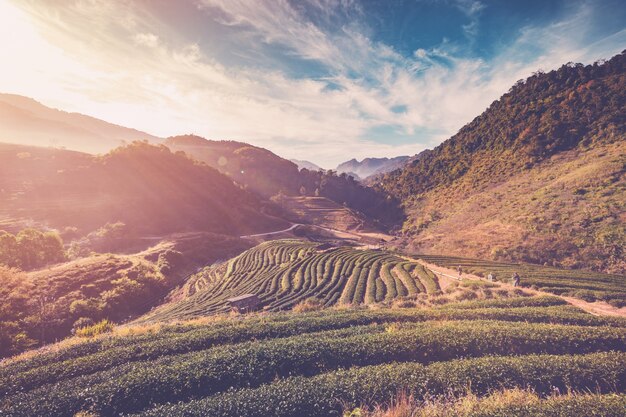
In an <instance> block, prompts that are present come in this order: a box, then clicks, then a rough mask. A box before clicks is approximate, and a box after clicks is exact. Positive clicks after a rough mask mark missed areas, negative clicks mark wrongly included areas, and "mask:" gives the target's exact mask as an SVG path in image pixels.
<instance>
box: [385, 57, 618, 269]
mask: <svg viewBox="0 0 626 417" xmlns="http://www.w3.org/2000/svg"><path fill="white" fill-rule="evenodd" d="M625 64H626V55H625V53H624V52H623V53H622V54H620V55H617V56H615V57H614V58H612V59H611V60H609V61H607V62H603V63H595V64H593V65H588V66H584V65H582V64H567V65H564V66H563V67H561V68H560V69H558V70H555V71H551V72H549V73H536V74H534V75H533V76H531V77H530V78H528V79H526V80H525V81H519V82H518V83H516V84H515V86H513V87H512V88H511V90H510V91H509V92H508V93H507V94H505V95H503V96H502V97H501V98H500V99H499V100H496V101H495V102H493V103H492V104H491V105H490V106H489V108H488V109H487V110H486V111H485V112H484V113H483V114H481V115H480V116H478V117H476V118H475V119H474V120H473V121H472V122H471V123H469V124H467V125H466V126H464V127H463V128H462V129H461V130H460V131H459V132H458V133H457V134H456V135H454V136H453V137H451V138H450V139H448V140H447V141H445V142H444V143H442V144H441V145H439V146H438V147H437V148H435V149H434V150H433V151H432V152H430V153H428V154H427V155H426V156H425V157H423V158H420V159H418V160H417V161H414V162H411V163H409V164H408V165H407V166H406V167H404V168H403V169H402V170H399V171H394V172H391V173H389V174H386V175H385V176H384V177H383V179H382V181H381V183H380V184H379V185H378V186H379V187H380V188H381V189H383V190H384V191H386V192H389V193H391V194H392V195H395V196H396V197H397V198H399V199H400V200H402V202H403V204H404V206H405V208H406V210H407V212H408V216H409V220H408V221H407V222H405V224H404V228H403V230H404V233H405V235H406V236H407V240H408V241H409V242H410V243H411V245H412V246H413V248H414V249H416V250H419V251H422V252H427V253H437V252H439V253H446V254H455V255H462V256H471V257H483V258H484V257H487V258H492V259H500V260H510V261H525V262H534V263H542V264H543V263H547V264H552V265H562V266H567V267H584V268H592V269H596V270H604V271H612V272H623V271H625V270H626V262H625V261H624V259H625V258H624V247H626V226H625V222H624V220H625V219H626V178H625V177H626V116H625V115H626V108H625V106H626V89H625V88H624V86H626V74H625Z"/></svg>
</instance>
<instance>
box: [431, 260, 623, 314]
mask: <svg viewBox="0 0 626 417" xmlns="http://www.w3.org/2000/svg"><path fill="white" fill-rule="evenodd" d="M419 257H420V258H421V259H423V260H425V261H426V262H429V263H433V264H435V265H441V266H444V267H448V268H456V267H457V266H458V265H460V266H461V267H462V268H463V270H464V271H467V272H469V273H473V274H477V275H480V276H483V277H484V276H487V274H489V273H490V272H491V273H494V274H495V276H496V279H497V280H498V281H507V280H510V278H511V276H512V274H513V273H514V272H517V273H519V275H520V276H521V279H522V280H521V284H522V286H533V287H536V288H539V289H541V290H543V291H547V292H551V293H553V294H557V295H566V296H571V297H576V298H580V299H582V300H585V301H590V302H593V301H596V300H604V301H608V302H612V303H614V304H616V305H619V304H620V303H621V302H624V301H626V276H624V275H617V274H603V273H600V272H589V271H582V270H567V269H557V268H551V267H545V266H538V265H531V264H513V263H504V262H493V261H484V260H479V259H469V258H459V257H451V256H435V255H420V256H419ZM462 285H464V286H470V287H471V286H474V285H478V284H474V283H472V284H468V283H463V284H462ZM480 285H488V283H485V282H482V281H481V284H480Z"/></svg>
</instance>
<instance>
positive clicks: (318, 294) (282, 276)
mask: <svg viewBox="0 0 626 417" xmlns="http://www.w3.org/2000/svg"><path fill="white" fill-rule="evenodd" d="M439 290H440V287H439V283H438V280H437V277H436V276H435V274H433V273H432V272H431V271H430V270H428V269H427V268H424V267H423V266H422V265H420V264H418V263H415V262H408V261H406V260H405V259H403V258H400V257H398V256H395V255H392V254H389V253H387V252H383V251H377V250H359V249H354V248H352V247H330V248H325V246H324V245H320V244H318V243H313V242H307V241H300V240H275V241H270V242H265V243H262V244H260V245H258V246H256V247H254V248H252V249H249V250H247V251H245V252H243V253H242V254H241V255H239V256H237V257H236V258H233V259H231V260H230V261H229V262H227V263H225V264H222V265H218V266H214V267H210V268H205V270H204V271H202V272H201V273H199V274H198V275H196V276H194V277H192V278H191V279H189V281H188V282H187V284H186V285H185V287H184V288H183V291H182V293H183V295H184V296H185V298H184V299H182V300H180V301H177V302H175V303H172V304H169V305H166V306H164V307H162V308H160V309H158V310H155V311H154V312H153V313H152V314H150V315H149V316H148V318H149V319H150V320H154V321H158V320H172V319H177V320H181V319H189V318H193V317H197V316H202V315H206V314H215V313H224V312H227V311H228V306H227V305H226V300H227V299H228V298H231V297H236V296H239V295H243V294H249V293H250V294H256V295H258V296H259V298H260V300H261V307H262V308H264V309H265V310H268V311H280V310H287V309H290V308H292V307H294V306H295V305H297V304H298V303H300V302H302V301H304V300H307V299H310V298H314V299H316V300H318V301H319V302H320V303H321V304H323V305H324V306H326V307H329V306H333V305H337V304H343V305H358V304H375V303H388V302H390V301H392V300H394V299H395V298H397V297H402V296H409V297H411V296H415V295H417V294H420V293H428V294H433V293H437V292H438V291H439Z"/></svg>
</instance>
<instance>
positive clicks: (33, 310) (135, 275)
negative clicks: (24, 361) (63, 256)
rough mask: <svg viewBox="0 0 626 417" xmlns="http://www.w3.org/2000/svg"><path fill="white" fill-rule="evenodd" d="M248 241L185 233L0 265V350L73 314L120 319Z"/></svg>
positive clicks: (41, 335)
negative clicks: (23, 267) (44, 261)
mask: <svg viewBox="0 0 626 417" xmlns="http://www.w3.org/2000/svg"><path fill="white" fill-rule="evenodd" d="M250 246H251V243H250V242H248V241H246V240H243V239H239V238H235V237H230V236H223V235H217V234H213V233H193V234H185V235H176V236H173V237H170V238H168V239H165V240H164V241H162V242H160V243H158V244H156V245H154V246H152V247H150V248H149V249H147V250H145V251H142V252H138V253H132V254H110V253H109V254H97V253H92V254H90V255H88V256H86V257H82V258H79V259H74V260H70V261H67V262H60V263H57V264H55V265H51V266H48V267H46V268H41V269H35V270H32V271H29V272H22V271H18V270H12V269H8V268H6V267H4V266H3V265H1V264H0V296H1V297H0V342H1V343H0V357H3V356H7V355H9V354H16V353H19V352H21V351H22V350H24V349H26V348H28V347H32V346H37V345H41V344H45V343H50V342H53V341H55V340H59V339H62V338H65V337H67V336H69V335H70V334H71V333H70V332H71V330H72V328H73V326H74V324H75V323H76V322H77V321H78V320H82V321H84V320H91V321H98V320H102V319H108V320H111V321H114V322H121V321H125V320H128V319H129V318H133V317H136V316H137V315H140V314H143V313H145V312H147V311H148V310H149V309H150V308H152V307H155V306H157V305H159V304H160V303H161V302H162V300H163V298H164V296H165V295H166V294H167V293H168V292H169V291H170V290H172V289H173V288H174V287H175V286H177V285H179V284H180V283H181V282H184V280H185V279H186V278H187V276H188V275H189V274H191V273H194V272H196V271H197V269H198V267H201V266H204V265H206V264H210V263H212V262H215V261H218V260H223V259H228V258H231V257H232V256H236V255H238V254H239V253H241V252H242V251H244V250H246V249H248V248H249V247H250Z"/></svg>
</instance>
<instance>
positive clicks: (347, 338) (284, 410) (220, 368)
mask: <svg viewBox="0 0 626 417" xmlns="http://www.w3.org/2000/svg"><path fill="white" fill-rule="evenodd" d="M305 250H306V249H305ZM198 323H200V324H198ZM198 323H196V324H176V325H161V326H158V327H155V326H149V327H137V328H134V329H133V328H127V329H120V332H119V334H118V333H113V335H112V336H105V337H99V338H95V339H90V340H83V341H77V342H74V343H69V344H68V343H66V344H61V345H59V346H57V347H56V348H54V349H49V350H48V351H46V352H40V353H39V354H36V355H28V356H25V357H23V358H21V359H19V358H18V359H14V360H11V361H8V362H4V363H2V365H0V409H2V410H3V413H4V414H5V415H11V416H32V415H55V416H73V415H75V414H76V413H78V412H81V411H83V412H85V413H88V414H86V415H100V416H112V415H119V414H127V413H128V414H132V413H139V414H140V415H144V416H183V415H184V416H196V415H197V416H209V415H210V416H213V417H218V416H248V417H250V416H259V417H261V416H268V415H272V416H294V417H295V416H300V417H301V416H320V417H321V416H328V415H341V412H342V410H351V409H353V408H354V407H357V406H361V405H364V404H373V403H381V404H385V403H387V402H388V401H389V399H390V398H391V397H392V396H394V395H395V394H397V393H398V392H400V391H403V392H406V393H408V394H410V395H412V396H414V397H415V398H416V399H425V398H431V399H432V398H436V397H438V396H443V395H446V396H448V398H449V397H450V396H452V395H464V394H466V393H467V390H468V387H469V386H471V392H472V393H473V394H476V395H485V394H489V393H491V392H494V391H497V390H501V389H511V388H516V387H518V388H528V389H532V390H534V391H535V392H536V393H538V394H550V393H554V392H555V390H557V389H558V390H560V392H562V393H565V392H567V391H568V390H575V391H578V392H580V391H586V390H590V391H593V392H594V393H596V394H598V395H602V394H605V395H607V396H606V397H605V396H600V397H598V398H597V400H598V403H599V404H603V403H604V401H610V398H612V397H611V396H610V395H608V394H609V393H612V392H618V393H623V392H624V390H626V385H625V384H626V382H625V381H626V322H624V320H623V319H616V318H606V317H597V316H593V315H590V314H587V313H584V312H582V311H581V310H578V309H576V308H574V307H571V306H567V305H563V301H562V300H561V299H559V298H556V297H547V298H542V297H522V298H510V299H496V300H481V301H469V302H464V303H460V304H451V305H446V306H445V307H442V308H429V309H410V308H409V309H374V310H372V309H361V310H352V309H349V310H325V311H322V312H311V313H301V314H294V313H275V314H271V315H267V314H264V315H252V316H249V317H248V318H244V319H241V318H237V319H234V320H233V319H222V320H213V321H209V322H208V323H206V324H202V322H198ZM87 387H88V389H87ZM596 406H597V404H596ZM505 415H506V414H505Z"/></svg>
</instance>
